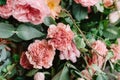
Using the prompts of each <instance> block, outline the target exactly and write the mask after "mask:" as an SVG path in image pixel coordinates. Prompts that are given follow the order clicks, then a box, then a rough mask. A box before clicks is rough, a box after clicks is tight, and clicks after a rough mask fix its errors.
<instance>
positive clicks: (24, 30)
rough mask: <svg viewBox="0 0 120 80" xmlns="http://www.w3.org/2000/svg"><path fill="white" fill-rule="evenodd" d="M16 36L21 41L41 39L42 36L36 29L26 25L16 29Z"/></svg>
mask: <svg viewBox="0 0 120 80" xmlns="http://www.w3.org/2000/svg"><path fill="white" fill-rule="evenodd" d="M16 34H17V36H18V37H20V38H21V39H23V40H30V39H33V38H37V37H41V36H43V35H44V34H43V33H41V32H40V31H38V30H37V29H35V28H33V27H31V26H27V25H20V26H19V27H18V28H17V33H16Z"/></svg>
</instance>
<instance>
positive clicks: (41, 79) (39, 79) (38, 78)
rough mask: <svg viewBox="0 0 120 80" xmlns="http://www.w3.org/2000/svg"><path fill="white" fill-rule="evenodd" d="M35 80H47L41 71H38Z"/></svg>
mask: <svg viewBox="0 0 120 80" xmlns="http://www.w3.org/2000/svg"><path fill="white" fill-rule="evenodd" d="M34 80H45V75H44V74H43V73H41V72H37V73H36V74H35V76H34Z"/></svg>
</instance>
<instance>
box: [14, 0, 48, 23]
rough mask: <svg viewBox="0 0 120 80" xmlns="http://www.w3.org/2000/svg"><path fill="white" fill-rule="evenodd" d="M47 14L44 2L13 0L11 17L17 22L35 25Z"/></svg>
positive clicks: (42, 0)
mask: <svg viewBox="0 0 120 80" xmlns="http://www.w3.org/2000/svg"><path fill="white" fill-rule="evenodd" d="M49 14H50V10H49V8H48V6H47V5H46V4H45V0H14V12H13V17H14V18H15V19H17V20H18V21H21V22H31V23H33V24H35V25H37V24H40V23H42V22H43V20H44V18H45V17H46V16H48V15H49Z"/></svg>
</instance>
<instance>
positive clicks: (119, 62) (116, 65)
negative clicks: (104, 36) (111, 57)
mask: <svg viewBox="0 0 120 80" xmlns="http://www.w3.org/2000/svg"><path fill="white" fill-rule="evenodd" d="M114 69H115V70H116V71H118V72H120V60H118V61H117V62H116V63H115V65H114Z"/></svg>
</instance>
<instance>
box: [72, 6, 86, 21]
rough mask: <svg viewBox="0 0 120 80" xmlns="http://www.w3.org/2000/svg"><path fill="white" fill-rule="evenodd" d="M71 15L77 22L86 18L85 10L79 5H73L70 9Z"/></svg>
mask: <svg viewBox="0 0 120 80" xmlns="http://www.w3.org/2000/svg"><path fill="white" fill-rule="evenodd" d="M72 13H73V16H74V18H75V19H76V20H77V21H81V20H83V19H85V18H86V16H87V8H84V7H82V6H80V5H79V4H74V5H73V7H72Z"/></svg>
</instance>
